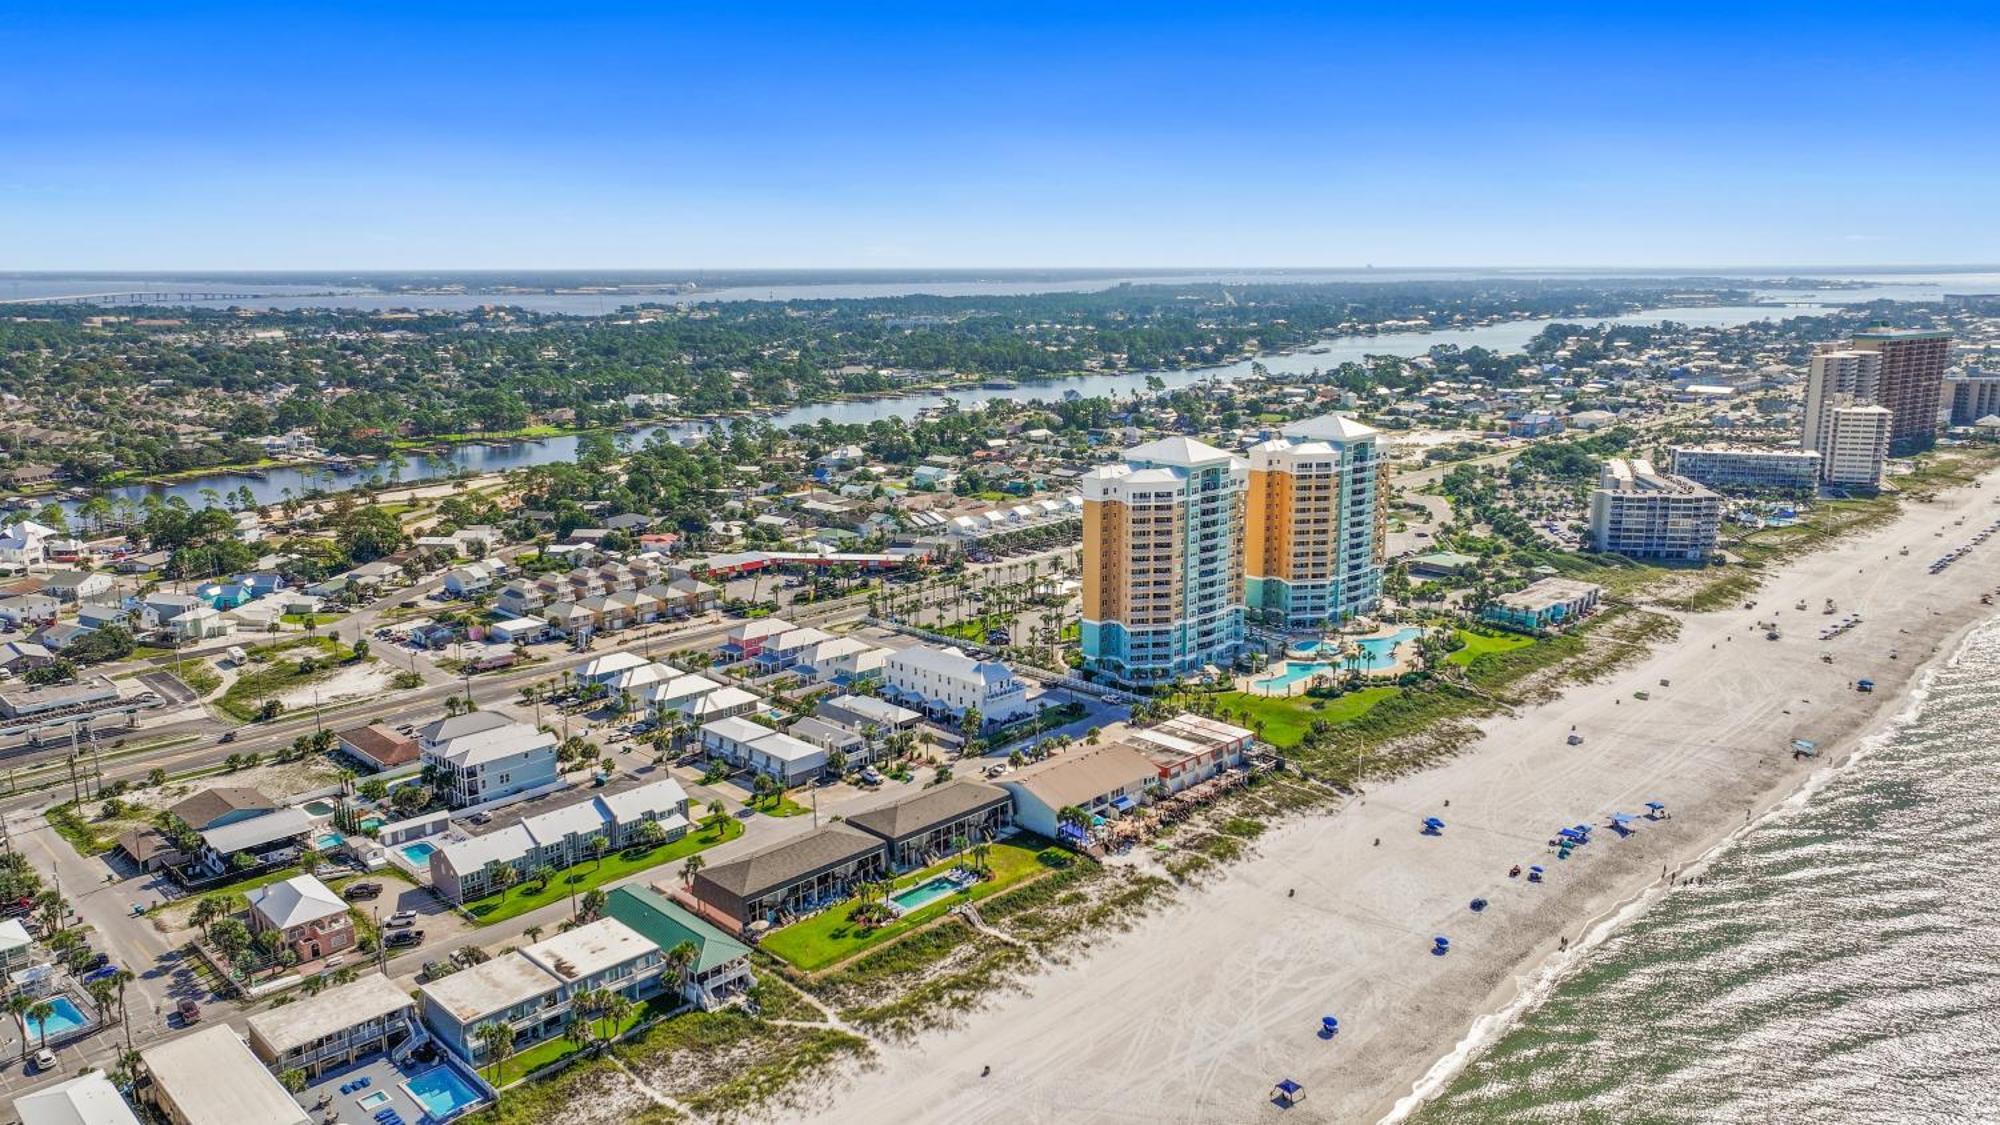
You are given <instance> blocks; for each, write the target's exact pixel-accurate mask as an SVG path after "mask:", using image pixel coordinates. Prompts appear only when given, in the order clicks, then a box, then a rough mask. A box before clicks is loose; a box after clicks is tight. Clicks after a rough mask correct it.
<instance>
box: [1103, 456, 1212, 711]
mask: <svg viewBox="0 0 2000 1125" xmlns="http://www.w3.org/2000/svg"><path fill="white" fill-rule="evenodd" d="M1082 484H1083V658H1084V665H1085V667H1086V668H1089V669H1090V670H1092V671H1094V672H1097V673H1099V674H1101V675H1104V676H1107V677H1109V678H1111V679H1113V680H1117V681H1120V682H1124V683H1134V684H1148V683H1164V682H1167V681H1171V680H1173V679H1176V678H1178V677H1182V676H1190V677H1191V676H1196V675H1199V674H1201V672H1202V670H1203V669H1204V668H1205V667H1209V666H1214V667H1227V666H1228V665H1229V664H1230V663H1231V662H1232V661H1234V660H1235V658H1236V654H1237V651H1238V650H1239V649H1240V648H1241V647H1242V644H1243V553H1242V550H1241V547H1240V545H1241V543H1242V539H1243V520H1244V495H1245V492H1246V490H1247V488H1248V484H1249V466H1248V465H1246V464H1245V463H1244V462H1243V461H1241V460H1239V459H1238V458H1236V457H1233V456H1231V455H1230V454H1228V453H1225V452H1223V451H1222V450H1220V449H1217V448H1215V447H1214V446H1212V445H1207V444H1204V443H1203V442H1199V441H1196V440H1194V439H1193V438H1187V437H1170V438H1163V439H1161V440H1159V441H1155V442H1149V443H1147V444H1145V445H1141V446H1138V447H1137V448H1134V449H1129V450H1126V452H1125V460H1124V462H1123V463H1122V464H1115V465H1102V466H1099V467H1097V468H1095V469H1092V470H1091V471H1090V472H1088V473H1085V474H1084V475H1083V479H1082Z"/></svg>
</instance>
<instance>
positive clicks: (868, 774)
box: [861, 766, 882, 785]
mask: <svg viewBox="0 0 2000 1125" xmlns="http://www.w3.org/2000/svg"><path fill="white" fill-rule="evenodd" d="M861 784H863V785H880V784H882V771H881V770H878V769H876V768H875V767H874V766H869V767H867V768H866V769H864V770H862V771H861Z"/></svg>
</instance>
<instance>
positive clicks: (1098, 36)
mask: <svg viewBox="0 0 2000 1125" xmlns="http://www.w3.org/2000/svg"><path fill="white" fill-rule="evenodd" d="M1387 7H1388V6H1386V5H1385V6H1382V7H1381V8H1378V9H1361V8H1345V7H1342V6H1338V5H1319V6H1313V7H1306V6H1299V7H1287V8H1276V7H1270V6H1247V5H1235V6H1227V7H1224V6H1207V5H1172V4H1166V5H1162V4H1151V5H1089V6H1088V7H1087V9H1086V8H1079V9H1077V10H1071V9H1069V8H1067V7H1063V6H1056V5H1040V4H1030V3H1023V4H1008V5H994V6H991V7H981V6H960V7H949V6H943V5H930V4H925V5H917V4H907V5H899V4H871V5H867V6H865V7H856V8H854V9H853V10H849V11H844V12H836V11H832V10H830V8H828V7H826V6H802V5H798V6H795V5H789V4H780V3H773V4H765V5H759V6H756V7H754V8H748V7H737V6H699V5H689V6H680V5H624V4H617V5H613V4H595V5H588V11H587V12H582V13H579V12H576V11H571V10H569V7H568V6H554V5H524V4H510V3H489V4H480V5H476V6H475V5H459V4H451V3H441V4H431V5H421V6H402V5H392V4H343V5H340V6H338V8H337V9H334V8H332V7H328V8H324V9H322V8H310V9H301V10H293V9H292V8H290V7H288V6H273V5H227V4H200V3H195V4H189V5H183V6H178V7H174V6H159V7H146V8H137V7H129V8H128V7H127V6H124V5H117V4H102V3H80V4H62V5H46V4H45V5H26V4H18V3H11V2H7V0H0V36H4V38H5V39H6V41H8V42H9V44H10V47H11V49H10V51H9V58H8V64H7V65H6V66H5V67H0V270H51V271H61V270H112V271H117V270H159V271H169V272H171V271H174V270H188V271H195V270H283V269H297V270H412V269H434V270H452V269H528V268H546V269H559V268H571V269H648V268H670V269H675V270H694V269H718V270H726V269H787V268H789V269H823V268H855V269H887V270H896V269H920V268H967V267H976V268H986V269H1007V268H1099V267H1118V268H1152V267H1181V266H1187V265H1188V264H1189V263H1195V264H1198V265H1199V264H1207V265H1211V266H1213V265H1221V266H1229V265H1232V264H1236V265H1240V266H1246V267H1247V266H1253V265H1254V266H1259V267H1294V268H1311V267H1334V268H1343V267H1348V268H1351V267H1361V266H1365V265H1370V264H1373V265H1377V266H1382V267H1385V268H1421V267H1461V268H1478V267H1515V268H1535V267H1602V268H1619V267H1626V268H1634V267H1654V268H1687V269H1700V268H1726V267H1771V266H1773V265H1779V264H1782V265H1789V266H1794V267H1801V268H1807V267H1821V268H1825V267H1833V266H1839V267H1844V268H1850V269H1852V268H1866V267H1868V266H1871V265H1878V266H1893V265H1920V264H1929V263H1971V262H1991V261H2000V224H1996V223H1995V222H1994V221H1993V214H1992V212H1993V200H1994V199H1995V198H1996V197H2000V191H1996V187H2000V177H1996V171H2000V146H1996V145H1995V144H1994V143H1993V142H1994V140H1995V136H1994V133H1995V125H1994V122H1996V121H2000V84H1996V83H1994V82H1993V81H1992V79H1991V76H1990V60H1991V59H1992V58H1993V57H1996V56H1995V48H1996V46H2000V19H1996V18H1995V16H1994V14H1993V12H1992V10H1991V9H1990V8H1985V7H1981V6H1978V5H1948V4H1943V5H1918V4H1910V5H1897V6H1895V7H1894V8H1893V9H1886V8H1883V7H1881V6H1876V5H1869V6H1865V7H1864V6H1862V5H1859V4H1849V3H1820V4H1813V5H1805V4H1796V5H1765V4H1759V5H1740V6H1735V5H1732V6H1722V5H1715V6H1705V5H1685V6H1661V7H1659V8H1657V9H1654V10H1650V11H1644V12H1640V11H1636V10H1632V9H1629V8H1625V7H1622V6H1605V5H1587V4H1545V5H1538V6H1536V7H1535V8H1534V9H1533V10H1532V11H1521V12H1502V11H1497V10H1495V9H1496V7H1497V6H1489V5H1470V4H1454V3H1448V2H1441V3H1433V4H1430V5H1425V6H1423V7H1422V8H1421V9H1414V8H1409V7H1407V6H1405V7H1399V8H1398V9H1397V10H1394V11H1390V10H1387Z"/></svg>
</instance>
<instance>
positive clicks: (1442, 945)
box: [1431, 937, 1451, 957]
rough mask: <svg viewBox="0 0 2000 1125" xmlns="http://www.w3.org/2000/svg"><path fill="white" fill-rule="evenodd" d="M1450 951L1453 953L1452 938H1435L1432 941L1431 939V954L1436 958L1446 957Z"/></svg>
mask: <svg viewBox="0 0 2000 1125" xmlns="http://www.w3.org/2000/svg"><path fill="white" fill-rule="evenodd" d="M1450 951H1451V939H1450V938H1448V937H1435V938H1432V939H1431V953H1432V954H1433V955H1434V956H1438V957H1442V956H1444V955H1445V954H1446V953H1449V952H1450Z"/></svg>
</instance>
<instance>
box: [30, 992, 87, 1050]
mask: <svg viewBox="0 0 2000 1125" xmlns="http://www.w3.org/2000/svg"><path fill="white" fill-rule="evenodd" d="M49 1007H51V1008H53V1009H55V1010H54V1011H52V1012H50V1013H49V1018H48V1019H45V1020H38V1019H32V1018H31V1019H29V1020H28V1041H29V1042H31V1043H46V1042H48V1041H49V1040H50V1039H55V1038H58V1037H60V1036H64V1035H68V1034H69V1033H70V1032H72V1031H75V1030H76V1029H77V1028H79V1027H89V1026H90V1021H89V1020H88V1019H86V1018H84V1014H83V1010H82V1009H81V1008H78V1007H77V1006H76V1002H75V1001H73V1000H71V999H70V998H69V997H67V996H52V997H50V998H49Z"/></svg>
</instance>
